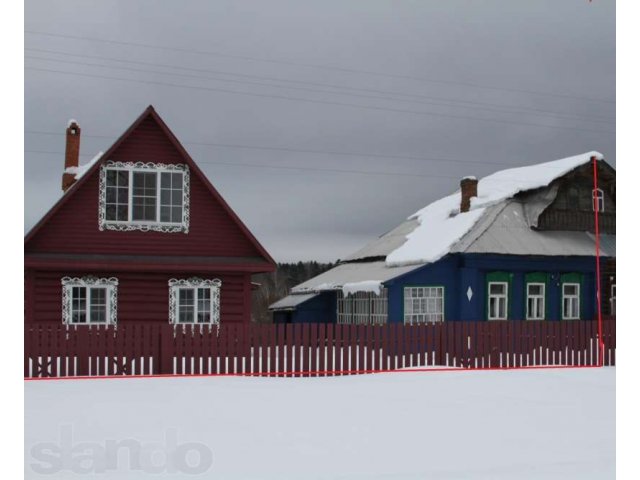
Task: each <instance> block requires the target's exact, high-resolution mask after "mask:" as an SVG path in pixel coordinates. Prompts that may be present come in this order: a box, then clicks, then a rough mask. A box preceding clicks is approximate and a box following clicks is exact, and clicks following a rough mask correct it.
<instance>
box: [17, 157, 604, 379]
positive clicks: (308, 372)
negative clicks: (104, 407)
mask: <svg viewBox="0 0 640 480" xmlns="http://www.w3.org/2000/svg"><path fill="white" fill-rule="evenodd" d="M591 160H592V163H593V189H594V192H593V195H592V202H593V204H594V209H593V210H594V220H595V237H596V242H595V243H596V299H597V302H596V303H597V309H598V361H597V365H570V366H567V365H533V366H524V367H480V368H473V367H472V368H455V367H442V368H409V369H403V370H391V369H381V370H296V371H289V372H256V373H200V374H189V375H181V374H171V373H167V374H156V375H96V376H69V377H24V380H25V382H26V381H43V380H45V381H46V380H105V379H108V380H125V379H134V378H174V377H178V378H197V377H292V376H294V375H296V376H309V377H310V376H316V377H319V376H323V377H329V376H330V377H334V376H339V375H358V374H370V373H391V372H393V373H410V372H470V371H499V370H545V369H548V370H559V369H577V368H601V367H604V352H605V346H604V339H603V336H602V300H601V298H602V297H601V281H600V226H599V216H598V203H597V193H596V192H597V190H598V159H597V158H596V157H595V156H594V157H591Z"/></svg>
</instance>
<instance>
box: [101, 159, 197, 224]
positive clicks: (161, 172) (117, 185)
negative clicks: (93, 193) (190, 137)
mask: <svg viewBox="0 0 640 480" xmlns="http://www.w3.org/2000/svg"><path fill="white" fill-rule="evenodd" d="M99 220H100V222H99V223H100V230H105V229H106V230H142V231H149V230H153V231H161V232H184V233H187V232H188V230H189V169H188V167H187V166H186V165H165V164H154V163H140V162H139V163H123V162H111V161H110V162H107V163H106V164H105V165H103V166H102V168H101V170H100V211H99Z"/></svg>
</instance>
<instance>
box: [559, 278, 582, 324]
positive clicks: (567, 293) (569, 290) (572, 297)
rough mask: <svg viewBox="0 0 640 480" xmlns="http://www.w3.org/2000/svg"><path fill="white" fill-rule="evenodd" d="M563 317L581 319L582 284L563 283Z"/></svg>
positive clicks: (564, 318)
mask: <svg viewBox="0 0 640 480" xmlns="http://www.w3.org/2000/svg"><path fill="white" fill-rule="evenodd" d="M562 319H563V320H579V319H580V284H579V283H563V284H562Z"/></svg>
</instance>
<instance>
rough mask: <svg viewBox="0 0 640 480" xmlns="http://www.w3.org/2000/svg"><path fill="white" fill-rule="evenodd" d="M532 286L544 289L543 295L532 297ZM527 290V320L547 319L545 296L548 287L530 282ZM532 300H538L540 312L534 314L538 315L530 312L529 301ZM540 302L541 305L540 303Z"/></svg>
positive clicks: (537, 308)
mask: <svg viewBox="0 0 640 480" xmlns="http://www.w3.org/2000/svg"><path fill="white" fill-rule="evenodd" d="M530 286H535V287H542V293H541V294H537V295H532V294H531V293H530V292H529V287H530ZM526 289H527V298H526V302H527V303H526V310H527V311H526V319H527V320H544V319H545V308H546V299H545V295H546V293H547V291H546V290H547V286H546V285H545V284H544V283H541V282H528V283H527V284H526ZM530 299H534V300H536V305H537V307H536V310H539V311H538V312H534V313H537V315H532V312H530V311H529V300H530ZM538 302H540V303H538Z"/></svg>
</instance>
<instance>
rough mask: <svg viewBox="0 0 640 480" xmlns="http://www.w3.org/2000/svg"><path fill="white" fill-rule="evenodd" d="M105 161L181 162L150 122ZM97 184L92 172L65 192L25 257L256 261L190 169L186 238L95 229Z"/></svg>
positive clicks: (237, 229) (255, 253) (245, 239)
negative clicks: (62, 201) (65, 199)
mask: <svg viewBox="0 0 640 480" xmlns="http://www.w3.org/2000/svg"><path fill="white" fill-rule="evenodd" d="M106 160H114V161H122V162H154V163H173V164H178V163H182V164H183V163H185V161H184V158H183V157H182V155H181V154H180V152H179V151H178V150H177V149H176V147H174V145H173V144H172V143H171V142H170V141H169V139H168V138H167V136H166V135H165V134H164V132H163V131H162V130H161V128H160V127H159V126H158V124H157V123H156V121H155V120H154V119H153V118H151V117H148V118H147V119H146V120H144V121H143V122H142V123H141V124H140V125H139V126H138V128H137V129H136V130H134V131H133V132H132V134H131V135H130V136H129V137H128V138H127V139H126V140H125V141H124V142H123V143H122V144H121V145H120V146H119V147H118V148H117V149H116V150H115V151H114V152H113V155H110V156H109V158H108V159H106ZM60 166H61V168H62V163H61V164H60ZM98 179H99V170H95V171H94V172H93V173H92V175H91V178H88V179H87V181H86V182H85V183H84V184H82V185H80V186H79V188H78V189H77V190H76V191H72V192H70V193H73V197H72V198H70V199H69V201H68V202H66V203H65V204H64V205H62V207H61V208H60V209H59V210H58V211H57V212H56V214H55V215H53V216H52V217H51V218H50V219H49V221H48V222H47V223H46V224H45V225H43V226H42V228H41V229H40V230H39V231H38V232H37V233H36V235H35V236H34V237H33V238H32V239H31V240H30V241H29V242H28V243H27V245H25V253H27V254H28V253H83V254H118V255H136V254H140V255H192V256H216V257H262V255H261V254H260V252H258V250H257V249H256V247H255V246H254V245H253V243H252V242H251V240H250V239H249V238H248V237H247V236H246V235H245V234H244V232H242V230H241V229H240V227H239V226H238V224H237V223H236V222H235V221H234V219H232V218H231V216H230V215H229V214H228V213H227V211H226V210H225V208H224V207H223V206H222V205H220V204H219V203H218V202H217V201H216V199H215V198H214V197H213V196H212V195H211V192H210V191H209V190H208V188H207V187H206V185H205V184H204V182H203V181H202V180H201V179H200V178H199V177H198V175H196V174H195V172H194V171H193V170H191V175H190V179H191V191H190V193H191V201H190V215H191V219H190V222H189V233H187V234H185V233H161V232H140V231H131V232H119V231H112V230H105V231H100V230H98V193H99V192H98Z"/></svg>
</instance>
